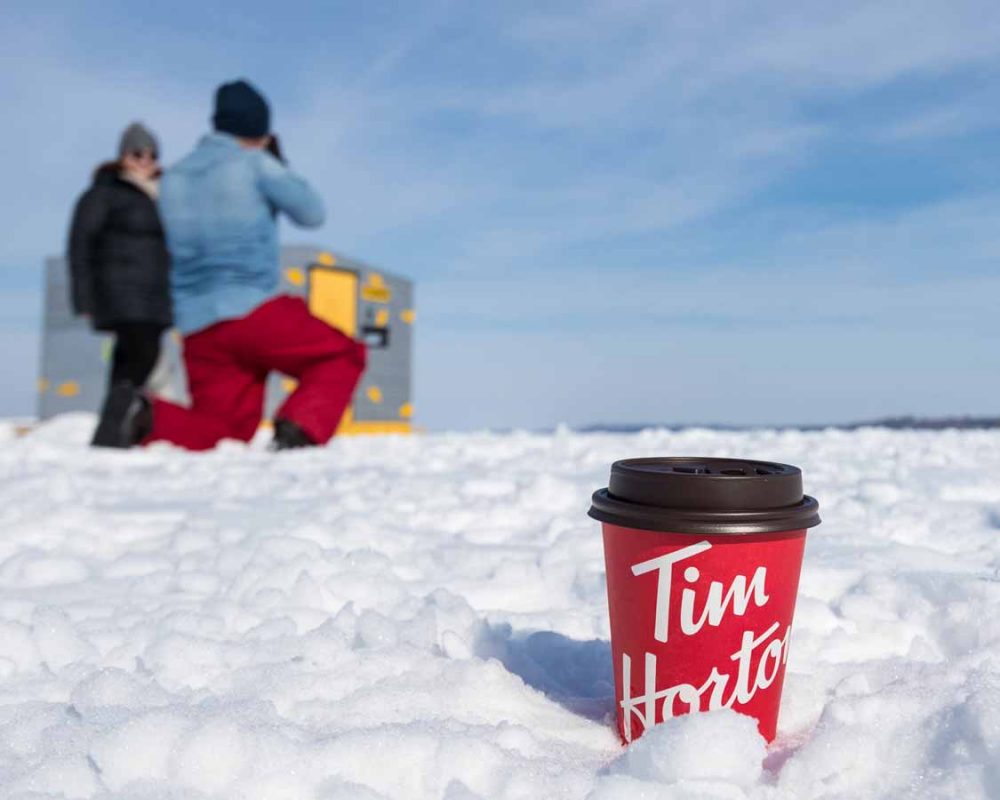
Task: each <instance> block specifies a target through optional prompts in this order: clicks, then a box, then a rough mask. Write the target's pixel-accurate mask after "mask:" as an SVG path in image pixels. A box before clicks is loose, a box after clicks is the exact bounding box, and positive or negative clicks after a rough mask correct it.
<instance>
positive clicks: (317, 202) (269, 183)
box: [258, 153, 326, 228]
mask: <svg viewBox="0 0 1000 800" xmlns="http://www.w3.org/2000/svg"><path fill="white" fill-rule="evenodd" d="M258 180H259V186H260V190H261V191H262V192H263V193H264V196H265V197H266V198H267V200H268V202H269V203H270V204H271V205H272V206H273V207H274V208H275V209H277V210H278V211H284V212H285V213H286V214H287V215H288V217H289V219H291V220H292V222H294V223H295V224H296V225H299V226H301V227H303V228H318V227H319V226H320V225H322V224H323V220H324V219H325V218H326V211H325V209H324V208H323V200H322V198H321V197H320V196H319V194H318V193H317V192H316V190H315V189H313V188H312V187H311V186H310V185H309V184H308V183H306V180H305V178H302V177H300V176H299V175H296V174H295V173H294V172H292V171H291V170H290V169H289V168H288V167H286V166H285V165H284V164H282V163H281V162H280V161H278V159H276V158H275V157H274V156H272V155H271V154H270V153H261V155H260V173H259V178H258Z"/></svg>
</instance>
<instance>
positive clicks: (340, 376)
mask: <svg viewBox="0 0 1000 800" xmlns="http://www.w3.org/2000/svg"><path fill="white" fill-rule="evenodd" d="M213 123H214V127H215V131H214V132H212V133H209V134H207V135H206V136H204V137H203V138H202V139H201V141H200V142H199V143H198V145H197V146H196V147H195V149H194V150H193V151H192V152H191V153H190V154H189V155H187V156H186V157H185V158H183V159H182V160H181V161H180V162H179V163H177V164H176V165H174V166H173V167H171V168H169V169H168V170H166V172H165V173H164V175H163V178H162V181H161V186H160V199H159V203H160V216H161V217H162V219H163V227H164V229H165V232H166V239H167V247H168V249H169V251H170V256H171V293H172V296H173V303H174V317H175V320H176V325H177V328H178V330H179V331H180V333H181V335H182V336H183V337H184V338H183V341H184V363H185V367H186V369H187V375H188V388H189V391H190V394H191V401H192V405H191V407H190V408H184V407H181V406H178V405H176V404H173V403H169V402H167V401H165V400H162V399H154V400H152V402H151V403H150V402H148V401H146V400H145V399H144V398H143V397H142V396H137V397H135V398H132V399H133V400H134V402H131V403H129V404H123V405H127V406H128V408H129V412H128V413H126V414H124V415H123V418H122V420H121V424H120V426H119V430H120V435H121V437H122V439H123V444H124V445H126V446H127V445H128V444H132V443H134V442H138V441H143V442H145V443H148V442H153V441H160V440H165V441H170V442H173V443H174V444H178V445H180V446H182V447H186V448H189V449H192V450H204V449H208V448H210V447H213V446H214V445H215V444H216V443H218V442H219V441H220V440H221V439H224V438H234V439H240V440H243V441H248V440H249V439H250V438H251V437H252V436H253V435H254V433H255V432H256V430H257V428H258V426H259V424H260V421H261V416H262V414H263V404H264V389H265V382H266V379H267V376H268V373H269V372H270V371H272V370H278V371H280V372H282V373H284V374H285V375H289V376H291V377H293V378H295V379H297V380H298V388H297V389H296V391H295V392H293V393H292V395H291V396H290V397H289V398H288V399H287V400H286V401H285V403H284V405H283V406H282V407H281V408H280V409H279V410H278V412H277V414H276V415H275V439H274V447H275V448H277V449H284V448H289V447H302V446H308V445H316V444H323V443H325V442H326V441H327V440H328V439H329V438H330V437H331V436H332V435H333V433H334V432H335V430H336V428H337V424H338V423H339V421H340V418H341V416H342V415H343V413H344V410H345V409H346V408H347V405H348V404H349V403H350V400H351V396H352V394H353V392H354V389H355V387H356V385H357V382H358V380H359V379H360V377H361V373H362V371H363V369H364V365H365V349H364V346H363V345H362V344H361V343H359V342H356V341H355V340H354V339H352V338H350V337H348V336H347V335H345V334H344V333H342V332H341V331H339V330H337V329H335V328H333V327H331V326H330V325H328V324H327V323H326V322H323V321H322V320H319V319H317V318H316V317H313V316H312V315H311V314H310V313H309V309H308V307H307V306H306V304H305V302H304V301H303V300H302V299H301V298H293V297H290V296H281V295H278V286H279V277H280V272H279V270H280V267H279V256H278V251H279V248H278V225H277V216H278V214H285V215H286V216H287V217H288V218H289V219H290V220H291V221H292V222H293V223H294V224H296V225H299V226H301V227H307V228H314V227H317V226H319V225H321V224H322V223H323V220H324V208H323V201H322V200H321V198H320V197H319V195H318V194H317V193H316V191H315V190H314V189H313V188H312V187H311V186H310V185H309V184H308V183H307V182H306V181H305V180H304V179H303V178H302V177H301V176H299V175H297V174H296V173H295V172H293V171H292V170H291V169H289V168H288V166H287V165H286V164H285V163H284V159H283V157H282V155H281V152H280V149H279V147H278V144H277V138H276V137H274V136H273V135H271V133H270V108H269V106H268V104H267V101H266V100H265V99H264V97H263V96H262V95H261V94H260V93H259V92H258V91H257V90H256V89H255V88H254V87H253V86H251V85H250V84H249V83H247V82H246V81H242V80H240V81H234V82H232V83H227V84H223V85H222V86H221V87H219V89H218V90H217V92H216V97H215V114H214V116H213Z"/></svg>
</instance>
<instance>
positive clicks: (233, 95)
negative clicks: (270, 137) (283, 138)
mask: <svg viewBox="0 0 1000 800" xmlns="http://www.w3.org/2000/svg"><path fill="white" fill-rule="evenodd" d="M212 122H213V124H214V125H215V129H216V130H217V131H222V132H223V133H231V134H232V135H233V136H240V137H243V138H245V139H257V138H259V137H261V136H266V135H267V134H268V133H270V131H271V109H270V108H269V107H268V105H267V100H265V99H264V95H262V94H261V93H260V92H258V91H257V90H256V89H255V88H254V87H253V86H251V85H250V84H249V83H247V82H246V81H243V80H239V81H233V82H232V83H224V84H222V86H220V87H219V88H218V89H216V91H215V115H214V116H213V117H212Z"/></svg>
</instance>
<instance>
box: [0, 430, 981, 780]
mask: <svg viewBox="0 0 1000 800" xmlns="http://www.w3.org/2000/svg"><path fill="white" fill-rule="evenodd" d="M91 424H92V420H91V419H90V418H87V417H66V418H62V419H58V420H56V421H54V422H52V423H49V424H47V425H45V426H43V427H41V428H40V429H39V430H37V431H35V432H34V433H32V434H30V435H28V436H26V437H23V438H17V437H15V435H14V431H13V426H12V425H7V426H3V425H0V797H3V798H25V800H26V799H27V798H33V799H34V800H40V798H63V797H87V798H91V797H102V798H107V797H128V798H150V799H151V798H159V799H165V798H184V800H197V798H294V799H295V800H303V799H304V798H325V800H374V799H375V798H399V799H400V800H404V799H405V800H419V799H420V798H447V800H472V799H473V798H526V799H527V798H530V800H540V799H541V800H557V799H558V798H591V799H592V800H625V799H626V798H627V800H643V799H644V798H645V799H646V800H649V799H652V798H656V799H659V798H684V799H685V800H691V799H692V798H693V799H695V800H697V798H742V797H750V798H789V799H792V798H794V799H795V800H805V799H806V798H866V799H868V798H882V797H887V798H888V797H892V798H914V797H920V798H965V799H966V800H971V799H972V798H990V797H991V798H996V797H1000V432H963V433H957V432H941V433H905V432H888V431H883V430H862V431H858V432H853V433H844V432H834V431H831V432H820V433H795V432H781V433H779V432H754V433H721V432H711V431H704V430H692V431H686V432H681V433H670V432H662V431H653V432H645V433H641V434H637V435H599V434H590V435H580V434H573V433H569V432H558V433H556V434H555V435H551V436H547V435H532V434H512V435H493V434H485V433H484V434H462V435H458V434H449V435H426V436H416V437H412V438H395V437H390V438H355V439H345V440H340V441H336V442H334V443H333V444H332V445H331V446H330V447H329V448H326V449H323V450H319V451H315V452H296V453H283V454H278V455H275V454H271V453H267V452H265V451H264V450H263V448H262V446H261V443H257V444H256V445H255V446H254V447H251V448H245V447H243V446H237V445H235V444H227V445H225V446H223V447H221V448H220V449H219V450H218V451H216V452H212V453H208V454H205V455H190V454H186V453H183V452H179V451H176V450H172V449H169V448H166V447H161V448H156V449H152V450H149V451H132V452H127V453H118V452H111V453H109V452H95V451H92V450H90V449H88V448H86V447H85V446H84V444H85V441H86V439H87V437H88V434H89V427H90V425H91ZM643 455H702V456H710V455H726V456H741V457H753V458H761V459H768V460H776V461H785V462H789V463H793V464H798V465H800V466H801V467H803V469H804V471H805V479H806V489H807V491H808V492H809V493H810V494H813V495H815V496H816V497H817V498H818V499H819V501H820V504H821V513H822V515H823V518H824V523H823V525H821V526H820V527H819V528H816V529H813V530H812V531H810V533H809V539H808V545H807V549H806V565H805V570H804V573H803V577H802V583H801V587H800V594H799V601H798V608H797V612H796V620H795V632H794V637H793V640H792V649H791V656H790V659H789V664H788V677H787V679H786V686H785V696H784V702H783V706H782V716H781V721H780V726H779V737H778V740H777V741H776V742H775V743H774V744H773V745H772V746H771V747H770V748H769V749H767V750H765V748H764V745H763V742H762V740H760V738H759V737H758V735H757V733H756V731H755V729H754V725H753V723H752V722H750V721H749V720H748V719H747V718H744V717H739V716H737V715H736V714H733V713H732V712H719V713H714V714H710V715H698V716H693V717H686V718H681V719H679V720H675V721H673V722H670V723H668V724H665V725H662V726H659V727H658V728H656V729H655V730H654V731H652V732H651V733H649V734H647V735H646V736H645V737H643V739H641V740H640V741H639V742H638V743H637V744H635V745H633V746H632V747H631V748H629V749H628V750H623V749H622V748H621V746H620V745H619V743H618V740H617V738H616V735H615V733H614V731H613V729H612V726H611V723H610V714H611V709H612V697H611V695H612V687H611V664H610V656H609V647H608V643H607V638H608V623H607V619H606V601H605V594H604V582H603V560H602V552H601V539H600V535H599V526H598V524H597V523H596V522H593V521H592V520H590V519H589V518H588V517H587V516H586V511H587V508H588V506H589V497H590V493H591V492H592V491H593V490H594V489H596V488H598V487H600V486H604V485H605V484H606V479H607V474H608V468H609V466H610V464H611V462H612V461H613V460H615V459H617V458H622V457H628V456H643Z"/></svg>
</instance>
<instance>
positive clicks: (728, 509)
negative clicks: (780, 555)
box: [590, 458, 820, 534]
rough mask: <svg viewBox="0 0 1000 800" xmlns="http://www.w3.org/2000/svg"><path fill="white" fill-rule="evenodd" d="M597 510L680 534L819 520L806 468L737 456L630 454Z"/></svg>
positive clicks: (783, 527)
mask: <svg viewBox="0 0 1000 800" xmlns="http://www.w3.org/2000/svg"><path fill="white" fill-rule="evenodd" d="M590 516H591V517H593V518H594V519H598V520H600V521H601V522H608V523H611V524H612V525H619V526H621V527H625V528H638V529H640V530H648V531H672V532H674V533H709V534H711V533H715V534H724V533H736V534H738V533H774V532H778V531H795V530H801V529H803V528H811V527H813V526H814V525H819V523H820V519H819V503H817V502H816V500H815V499H813V498H812V497H809V496H808V495H804V494H803V493H802V470H800V469H799V468H798V467H793V466H791V465H789V464H776V463H773V462H771V461H746V460H743V459H734V458H629V459H625V460H623V461H616V462H615V463H614V464H612V465H611V479H610V481H608V487H607V488H606V489H599V490H598V491H596V492H594V496H593V505H592V506H591V508H590Z"/></svg>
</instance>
